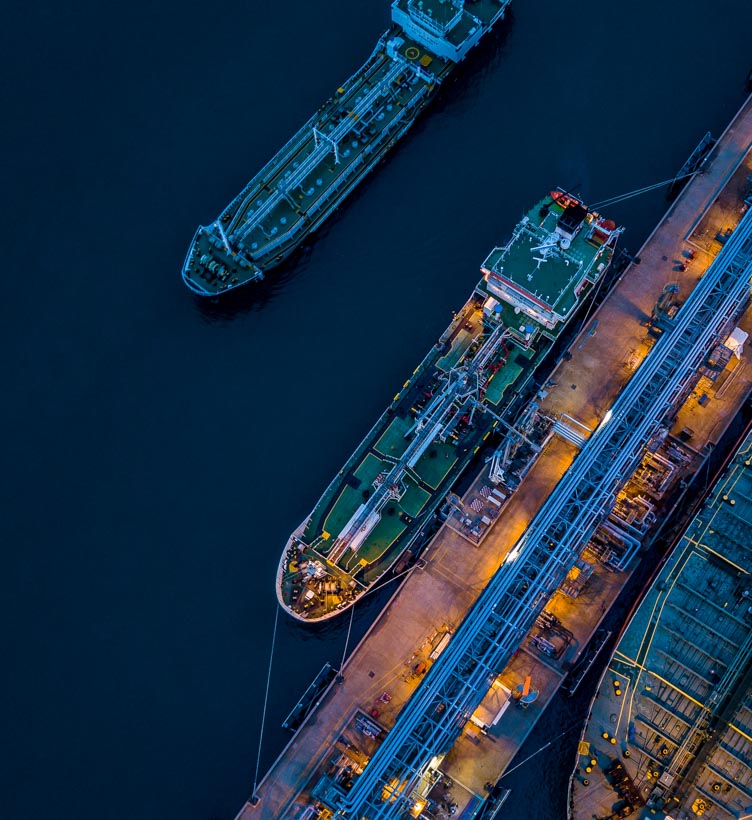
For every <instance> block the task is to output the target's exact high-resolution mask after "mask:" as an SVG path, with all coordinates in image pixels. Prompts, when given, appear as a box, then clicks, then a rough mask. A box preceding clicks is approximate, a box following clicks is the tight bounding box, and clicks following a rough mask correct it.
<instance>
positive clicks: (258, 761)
mask: <svg viewBox="0 0 752 820" xmlns="http://www.w3.org/2000/svg"><path fill="white" fill-rule="evenodd" d="M279 610H280V608H279V607H278V606H277V607H275V615H274V631H273V633H272V648H271V651H270V652H269V669H268V671H267V674H266V692H265V693H264V709H263V711H262V712H261V731H260V732H259V745H258V756H257V757H256V774H255V775H254V776H253V790H252V792H251V793H252V794H254V795H255V794H256V786H257V785H258V775H259V767H260V766H261V744H262V743H263V740H264V724H265V723H266V705H267V703H268V701H269V684H270V683H271V680H272V661H273V660H274V644H275V643H276V641H277V623H278V622H279Z"/></svg>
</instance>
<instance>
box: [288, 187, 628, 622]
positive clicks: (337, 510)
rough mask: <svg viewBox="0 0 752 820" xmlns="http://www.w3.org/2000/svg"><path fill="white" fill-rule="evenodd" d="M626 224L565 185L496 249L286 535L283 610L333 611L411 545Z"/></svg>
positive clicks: (513, 408)
mask: <svg viewBox="0 0 752 820" xmlns="http://www.w3.org/2000/svg"><path fill="white" fill-rule="evenodd" d="M620 233H621V229H619V228H617V226H616V225H615V223H613V222H612V221H610V220H606V219H602V218H601V217H600V216H599V215H598V214H597V213H595V212H594V211H591V210H589V209H588V208H586V207H585V205H584V204H583V203H582V201H581V200H580V199H578V198H577V197H575V196H573V195H571V194H568V193H566V192H564V191H562V190H556V191H552V192H551V193H550V194H549V196H547V197H546V198H545V199H543V200H542V201H541V202H539V203H538V204H537V205H535V207H534V208H533V209H532V210H531V211H530V212H529V213H528V214H527V215H526V216H525V217H523V219H522V220H521V222H520V223H519V224H518V225H517V227H516V228H515V230H514V233H513V235H512V237H511V239H510V240H509V242H507V244H506V245H504V246H502V247H497V248H494V249H493V251H492V252H491V253H490V254H489V256H488V257H487V259H486V260H485V262H484V263H483V265H482V267H481V271H482V274H483V276H482V278H481V280H480V282H479V283H478V284H477V285H476V287H475V288H474V290H473V292H472V294H471V295H470V298H469V299H468V301H467V302H466V304H465V305H464V306H463V308H462V309H461V310H460V311H459V312H458V313H457V314H455V317H454V319H453V321H452V322H451V324H450V325H449V327H448V328H447V329H446V330H445V331H444V333H443V334H442V335H441V337H440V339H439V341H438V342H437V343H436V345H434V347H433V348H432V349H431V350H430V351H429V353H428V355H427V356H426V357H425V359H423V361H422V362H421V363H420V364H419V365H418V367H417V368H416V369H415V370H414V371H413V374H412V375H411V377H410V378H409V379H408V381H407V382H405V384H404V386H403V388H402V390H400V392H399V393H397V395H396V396H395V397H394V399H393V401H392V402H391V404H390V405H389V406H388V407H387V409H386V410H385V411H384V413H383V414H382V415H381V417H380V418H379V419H378V421H377V422H376V424H375V425H374V426H373V428H372V429H371V430H370V432H369V433H368V434H367V435H366V437H365V438H364V439H363V441H362V442H361V444H360V445H359V446H358V448H357V449H356V450H355V452H354V453H353V455H352V456H351V457H350V459H349V460H348V461H347V463H346V464H345V465H344V467H343V468H342V470H340V472H339V474H338V475H337V476H336V477H335V479H334V481H332V483H331V484H330V485H329V487H328V488H327V490H326V491H325V492H324V494H323V495H322V497H321V498H320V500H319V501H318V503H317V504H316V506H315V507H314V509H313V511H312V512H311V514H310V515H309V516H308V517H307V518H306V520H305V521H304V522H303V523H302V524H301V526H300V527H299V528H298V529H297V530H296V531H295V532H294V533H293V534H292V535H291V536H290V539H289V540H288V543H287V545H286V546H285V549H284V551H283V554H282V559H281V561H280V565H279V569H278V572H277V596H278V598H279V602H280V604H281V605H282V607H283V608H284V609H285V610H286V611H288V612H289V613H290V614H291V615H293V616H294V617H296V618H298V619H300V620H304V621H318V620H322V619H325V618H330V617H333V616H335V615H336V614H338V613H339V612H341V611H342V610H344V609H346V608H347V607H348V606H350V605H352V603H354V602H355V601H356V600H357V599H358V598H359V597H360V596H361V595H362V594H363V593H364V592H365V591H366V590H368V589H370V588H371V587H373V585H374V584H375V583H376V582H377V581H379V579H381V578H383V577H384V575H385V573H387V572H388V571H389V570H390V569H392V568H393V567H394V566H395V564H396V563H397V562H398V561H399V559H400V558H401V557H402V556H403V555H405V553H406V551H407V550H409V549H410V548H411V547H414V545H415V544H416V539H417V538H418V537H419V536H420V533H421V531H422V530H423V528H424V527H425V526H426V524H427V523H428V521H429V519H430V518H431V517H432V516H433V514H434V513H435V511H436V509H437V507H438V505H439V504H440V503H441V501H442V500H443V499H444V498H445V496H446V494H447V492H448V490H449V489H450V488H451V486H452V484H453V483H454V482H455V481H456V479H457V477H458V476H459V474H460V473H461V472H462V470H463V469H464V468H465V467H466V466H467V465H468V463H469V461H470V459H471V458H472V456H473V455H474V454H475V453H477V451H478V449H479V448H480V446H481V444H482V442H483V441H484V440H485V439H487V438H488V437H489V435H490V434H491V432H492V431H493V430H494V428H496V427H497V426H499V425H501V429H502V430H504V431H506V430H508V429H509V428H510V426H511V421H512V419H513V417H514V414H515V413H516V412H518V411H519V409H520V407H519V398H520V397H521V396H523V395H524V394H525V392H526V388H527V387H528V386H529V383H530V381H531V380H532V377H533V374H534V372H535V370H536V367H537V366H538V365H539V364H540V362H541V360H542V359H543V357H544V356H545V355H546V353H547V352H548V351H549V350H550V348H551V346H552V344H553V343H554V341H555V340H556V339H557V337H558V336H559V335H560V334H561V332H562V330H563V329H564V327H565V326H566V325H567V323H568V321H569V320H570V318H571V317H572V316H573V315H574V313H575V312H576V310H577V308H578V306H579V305H580V304H581V303H582V302H583V301H584V300H585V299H586V298H587V297H588V295H589V294H590V293H591V292H592V290H593V286H594V285H595V284H596V283H597V282H598V281H599V280H600V279H601V278H602V277H603V275H604V273H605V271H606V269H607V268H608V265H609V264H610V262H611V259H612V256H613V252H614V247H615V244H616V241H617V238H618V236H619V234H620Z"/></svg>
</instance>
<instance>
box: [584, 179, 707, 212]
mask: <svg viewBox="0 0 752 820" xmlns="http://www.w3.org/2000/svg"><path fill="white" fill-rule="evenodd" d="M699 173H700V172H699V171H692V172H691V173H689V174H683V175H682V176H678V177H671V179H664V180H663V182H656V183H655V184H654V185H646V186H645V187H644V188H637V189H635V190H634V191H629V192H628V193H626V194H620V195H619V196H614V197H611V198H610V199H604V200H602V201H601V202H595V203H593V204H592V205H591V206H590V207H591V208H605V207H606V206H608V205H615V204H616V203H617V202H623V201H624V200H626V199H631V198H632V197H634V196H639V195H640V194H646V193H648V192H649V191H654V190H655V189H656V188H662V187H663V186H664V185H668V184H669V183H670V182H679V180H682V179H688V178H689V177H693V176H696V175H697V174H699Z"/></svg>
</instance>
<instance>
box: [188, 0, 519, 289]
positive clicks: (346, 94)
mask: <svg viewBox="0 0 752 820" xmlns="http://www.w3.org/2000/svg"><path fill="white" fill-rule="evenodd" d="M510 2H511V0H394V2H393V3H392V26H391V27H390V28H389V29H388V30H387V31H386V32H384V34H383V35H382V36H381V37H380V38H379V41H378V43H377V44H376V48H375V49H374V51H373V53H372V54H371V56H370V57H369V58H368V60H367V61H366V62H365V64H364V65H363V66H362V67H361V68H360V69H358V71H356V72H355V74H353V75H352V77H350V79H348V80H347V81H346V82H345V83H343V84H342V85H341V86H340V87H339V88H338V89H337V91H336V93H335V94H334V96H333V97H331V99H329V100H327V102H326V103H324V105H322V106H321V108H319V110H318V111H317V112H316V113H315V114H314V115H313V116H312V117H311V119H310V120H308V122H307V123H305V125H303V127H302V128H301V129H300V130H299V131H298V132H297V133H296V134H295V135H294V136H293V137H292V139H291V140H290V141H289V142H288V143H287V144H286V145H285V146H284V147H283V148H282V149H281V150H280V151H279V152H278V153H277V154H276V155H275V156H274V157H273V158H272V159H271V160H270V161H269V162H268V163H267V164H266V165H265V166H264V167H263V168H262V169H261V170H260V171H259V172H258V174H257V175H256V176H255V177H254V178H253V179H252V180H251V181H250V182H249V183H248V184H247V185H246V186H245V188H244V189H243V190H242V191H241V192H240V193H239V194H238V195H237V196H236V197H235V199H233V200H232V202H230V204H229V205H227V207H226V208H225V209H224V210H223V211H222V213H221V214H220V215H219V216H218V217H217V219H215V220H214V222H212V223H210V224H209V225H201V226H200V227H199V228H198V230H197V231H196V234H195V236H194V237H193V241H192V242H191V246H190V248H189V250H188V254H187V256H186V258H185V262H184V264H183V271H182V274H183V281H184V282H185V284H186V285H187V286H188V287H189V288H190V289H191V290H192V291H193V292H194V293H197V294H199V295H200V296H214V295H217V294H219V293H224V292H226V291H229V290H232V289H234V288H237V287H240V286H241V285H245V284H246V283H248V282H253V281H258V280H260V279H263V278H264V274H265V272H266V271H268V270H270V269H272V268H274V267H275V266H276V265H279V264H280V262H282V261H283V260H284V259H286V258H287V257H288V256H289V255H290V254H291V253H292V252H293V251H294V250H295V249H296V248H297V247H298V246H299V245H300V243H301V242H302V241H303V239H304V238H305V237H306V236H307V235H308V234H310V233H311V232H312V231H314V230H315V229H316V228H317V227H318V226H319V225H321V223H322V222H323V221H324V220H325V219H326V218H327V217H328V216H329V215H330V214H331V213H332V211H334V210H335V208H337V207H338V206H339V205H340V204H341V203H342V201H343V200H344V198H345V197H346V196H347V195H348V194H349V193H350V191H352V190H353V188H355V186H356V185H357V184H358V183H359V182H360V181H361V180H362V179H363V178H364V177H365V176H366V174H368V172H369V171H370V170H371V169H372V168H373V167H374V166H375V165H376V163H377V162H379V160H380V159H381V158H382V157H383V156H384V155H385V154H386V153H387V151H388V150H389V149H390V148H391V147H392V145H394V143H395V142H397V140H398V139H399V138H400V137H401V136H402V135H403V134H404V133H405V132H406V131H407V129H408V128H409V127H410V126H411V125H412V123H413V122H414V121H415V118H416V117H417V116H418V113H419V112H420V111H421V110H422V109H423V108H424V107H425V105H426V103H428V101H429V100H430V99H431V98H432V97H433V96H434V95H435V94H436V91H437V89H438V87H439V85H440V84H441V83H442V82H443V81H444V79H445V78H446V77H447V75H448V74H449V73H450V72H451V71H452V69H453V68H454V66H455V65H456V64H457V63H459V62H460V61H462V60H463V59H464V58H465V56H466V55H467V53H468V52H469V51H470V49H471V48H473V46H475V45H477V43H478V42H479V41H480V39H481V38H482V37H483V35H484V34H486V33H487V32H488V31H490V29H491V28H492V27H493V25H494V24H495V23H496V22H497V21H498V20H499V19H501V18H502V17H503V16H504V12H505V11H506V8H507V6H508V5H509V3H510Z"/></svg>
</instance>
